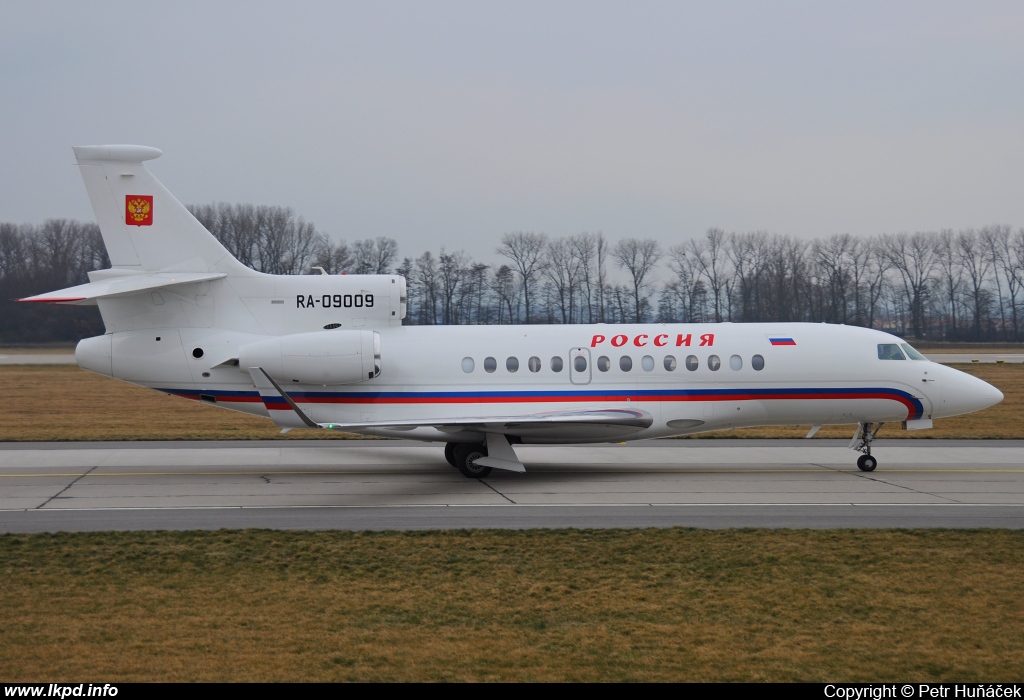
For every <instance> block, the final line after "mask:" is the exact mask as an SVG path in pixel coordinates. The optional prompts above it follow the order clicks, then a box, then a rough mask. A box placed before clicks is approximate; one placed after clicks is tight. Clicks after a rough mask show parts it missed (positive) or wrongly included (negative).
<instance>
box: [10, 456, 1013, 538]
mask: <svg viewBox="0 0 1024 700" xmlns="http://www.w3.org/2000/svg"><path fill="white" fill-rule="evenodd" d="M846 445H847V442H846V441H844V440H720V439H706V440H658V441H651V442H644V443H632V444H628V445H578V446H555V447H549V446H518V447H517V451H518V452H519V454H520V456H521V458H522V460H523V462H524V463H525V464H526V466H527V470H528V471H527V473H526V474H513V473H507V472H499V471H495V472H493V473H492V474H491V476H489V477H488V478H486V479H466V478H465V477H463V476H461V475H460V474H459V473H458V472H457V471H455V470H454V469H452V468H451V467H449V466H448V465H447V463H446V462H445V461H444V457H443V456H442V450H441V447H440V446H439V445H429V444H422V443H416V442H406V441H383V440H381V441H374V440H353V441H314V440H310V441H291V440H290V441H287V442H285V441H280V442H278V441H270V442H163V443H4V444H2V445H0V532H50V531H95V530H158V529H172V530H183V529H219V528H241V527H259V528H275V529H318V530H319V529H346V530H364V529H369V530H394V529H410V530H412V529H451V528H532V527H575V528H601V527H668V526H687V527H702V528H725V527H774V528H839V527H969V528H974V527H998V528H1021V527H1024V464H1022V455H1024V441H968V440H898V441H897V440H892V441H885V440H879V441H878V442H877V443H876V445H875V450H874V454H875V456H876V457H877V458H878V459H879V462H880V466H879V468H878V470H877V471H875V472H872V473H864V472H860V471H859V470H858V469H857V468H856V466H855V465H854V462H855V458H856V456H857V454H856V453H855V452H853V451H852V450H849V449H848V448H847V446H846Z"/></svg>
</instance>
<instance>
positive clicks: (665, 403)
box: [114, 323, 971, 442]
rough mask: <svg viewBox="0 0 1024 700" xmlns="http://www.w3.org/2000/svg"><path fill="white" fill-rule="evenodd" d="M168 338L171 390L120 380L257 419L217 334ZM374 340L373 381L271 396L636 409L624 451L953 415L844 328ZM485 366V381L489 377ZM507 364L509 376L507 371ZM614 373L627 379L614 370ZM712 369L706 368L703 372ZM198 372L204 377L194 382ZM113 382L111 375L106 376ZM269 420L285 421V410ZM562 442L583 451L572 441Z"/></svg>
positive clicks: (315, 411) (332, 404) (464, 407)
mask: <svg viewBox="0 0 1024 700" xmlns="http://www.w3.org/2000/svg"><path fill="white" fill-rule="evenodd" d="M155 332H156V331H145V333H147V334H153V333H155ZM180 333H181V341H182V343H181V347H182V357H184V358H185V359H184V361H183V362H184V365H185V366H187V369H188V372H187V373H182V374H181V375H180V378H179V379H178V381H172V377H171V376H169V375H168V374H167V373H165V374H164V375H163V376H162V377H160V378H151V379H149V380H147V379H145V378H143V377H141V376H132V377H128V376H121V377H119V378H123V379H128V380H129V381H135V382H137V383H141V384H144V385H146V386H150V387H152V388H155V389H159V390H162V391H167V392H169V393H174V394H178V395H183V396H186V397H189V398H194V399H200V398H203V399H205V400H207V401H211V402H214V401H215V403H216V404H217V405H219V406H223V407H225V408H231V409H235V410H241V411H245V412H248V413H253V414H256V415H264V416H266V415H268V410H267V407H265V406H264V404H263V402H262V401H261V400H260V398H259V395H258V393H257V392H256V391H255V389H254V388H253V387H252V384H251V381H250V380H249V378H248V376H247V375H245V374H243V373H242V371H240V370H244V369H245V368H238V367H211V366H210V365H211V360H209V359H206V358H213V359H216V358H219V357H220V356H221V355H223V354H224V353H223V352H219V351H218V347H219V346H218V343H222V342H223V338H224V337H225V336H224V333H219V332H218V331H215V330H213V329H180ZM380 336H381V365H382V369H381V373H380V376H378V377H376V378H375V379H372V380H368V381H363V382H359V383H356V384H349V385H341V386H319V385H310V384H298V383H293V384H291V385H288V386H283V387H282V388H283V389H284V390H285V391H286V392H288V394H289V395H290V396H291V397H292V398H293V399H294V400H295V402H296V403H297V404H298V405H299V406H300V407H301V408H302V409H303V411H305V412H306V413H307V415H308V416H309V417H310V418H311V419H313V420H314V421H316V422H319V423H370V422H380V421H390V422H394V421H402V420H415V419H445V418H464V417H470V416H471V417H480V418H486V417H490V416H510V415H522V414H533V413H542V412H548V411H562V410H579V409H585V408H591V407H594V408H608V407H625V408H635V409H641V410H644V411H646V412H648V413H649V414H651V416H653V418H654V422H653V424H652V425H651V427H650V428H647V429H645V430H643V431H641V432H638V433H635V434H633V435H631V436H630V438H631V439H642V438H653V437H663V436H668V435H680V434H687V433H694V432H702V431H707V430H718V429H725V428H733V427H742V426H753V425H788V424H812V425H823V424H830V423H862V422H892V421H896V422H898V421H907V420H911V421H912V420H917V419H921V418H931V417H933V416H934V417H940V416H943V415H952V414H953V413H957V412H961V411H959V410H954V409H955V408H956V407H954V406H950V407H948V409H949V410H943V407H942V402H941V394H940V392H941V388H942V385H943V383H944V381H943V380H944V379H945V380H946V381H945V383H948V378H949V376H950V373H955V374H958V375H962V373H959V372H956V371H955V370H949V369H948V368H945V367H942V366H940V365H937V364H934V363H931V362H927V361H910V360H904V361H899V362H895V361H883V360H879V359H878V356H877V351H876V346H877V343H879V342H886V341H892V340H893V337H892V336H890V335H888V334H885V333H881V332H878V331H872V330H869V329H863V328H857V327H848V326H832V325H826V324H729V323H725V324H682V325H661V324H638V325H605V324H601V325H586V326H583V325H580V326H489V327H481V326H462V327H451V326H448V327H444V326H419V327H418V326H406V327H390V328H382V329H380ZM228 337H230V334H228ZM779 338H791V339H792V341H793V343H794V344H791V345H788V344H787V345H773V344H772V339H779ZM115 343H116V339H115ZM229 344H230V343H229ZM200 346H205V348H204V350H205V352H204V359H205V361H204V359H196V358H192V357H190V356H189V349H190V348H193V347H200ZM143 354H144V355H145V357H140V362H142V363H143V366H145V367H148V368H149V370H150V371H152V369H153V364H152V362H153V357H152V355H151V354H149V353H143ZM755 355H759V356H761V357H762V358H763V362H764V365H763V368H762V369H760V370H756V369H754V364H755V363H754V356H755ZM577 356H582V357H583V359H585V361H586V362H585V365H586V366H585V369H583V370H582V371H577V370H578V367H579V366H577V367H575V368H574V366H573V360H574V359H575V357H577ZM668 356H671V358H673V359H674V363H673V362H672V359H670V360H669V362H668V364H666V357H668ZM690 356H692V357H695V358H696V361H697V364H696V369H694V370H690V369H687V358H688V357H690ZM711 356H716V357H717V358H718V361H717V363H714V362H713V361H710V360H709V358H711ZM734 356H735V358H738V360H737V359H735V358H734ZM605 357H606V358H608V360H607V363H606V361H605V360H603V359H602V358H605ZM624 357H626V358H628V361H624V360H623V359H622V358H624ZM489 358H493V366H494V369H493V371H488V368H490V366H491V361H490V360H489ZM509 358H513V360H512V361H510V359H509ZM531 358H537V359H533V360H531ZM552 358H560V360H561V364H562V368H561V370H560V371H555V369H553V367H552ZM470 361H471V363H470ZM691 362H692V360H691ZM122 364H123V363H122ZM464 364H465V368H466V369H468V368H470V364H471V365H472V368H471V370H470V371H468V372H467V371H465V369H464ZM516 364H518V369H517V370H516V371H510V369H509V367H510V366H515V365H516ZM115 365H116V360H115ZM538 365H539V366H538ZM624 365H625V366H629V365H631V367H630V369H629V370H628V371H626V370H624V369H623V366H624ZM713 365H717V366H718V369H717V370H712V369H711V366H713ZM606 366H607V370H606V371H603V368H604V367H606ZM673 366H674V369H669V367H673ZM691 366H692V365H691ZM140 369H141V368H140ZM183 369H184V367H183ZM534 369H536V370H537V371H533V370H534ZM204 371H205V372H207V373H209V374H210V376H209V377H203V376H202V374H203V372H204ZM168 372H170V370H168ZM114 375H115V376H118V372H117V371H116V368H115V371H114ZM963 376H966V375H963ZM153 379H156V381H154V380H153ZM968 379H971V378H970V377H968ZM272 408H273V409H274V410H282V411H284V410H290V409H289V408H288V407H287V405H285V404H281V405H280V406H274V407H272ZM409 437H416V438H420V439H444V436H443V434H437V433H436V431H426V430H415V431H410V432H409ZM601 439H602V440H607V439H609V438H608V437H603V438H601ZM561 440H564V441H588V439H587V438H586V437H585V436H579V435H578V436H573V435H566V436H565V437H564V438H561V439H560V440H559V441H561ZM526 441H529V439H527V440H526ZM543 441H545V442H549V441H552V440H551V438H550V437H547V438H544V440H543Z"/></svg>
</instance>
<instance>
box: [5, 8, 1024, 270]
mask: <svg viewBox="0 0 1024 700" xmlns="http://www.w3.org/2000/svg"><path fill="white" fill-rule="evenodd" d="M100 143H138V144H144V145H150V146H156V147H158V148H161V149H163V151H164V156H163V157H162V158H160V159H159V160H156V161H152V162H150V163H149V167H150V169H151V170H152V171H153V172H154V173H155V174H156V176H157V177H158V178H160V179H161V180H162V181H163V182H164V184H165V185H166V186H167V187H168V188H169V189H170V190H171V191H172V192H174V193H175V194H176V195H177V196H178V198H179V199H181V200H182V201H183V202H196V203H207V202H213V201H226V202H252V203H257V204H274V205H282V206H289V207H292V208H293V209H294V210H295V211H296V212H297V213H298V214H300V215H302V216H303V217H305V218H306V219H308V220H311V221H313V222H315V223H316V225H317V227H318V228H319V229H320V230H322V231H324V232H326V233H328V234H330V235H332V236H334V237H335V238H345V239H348V240H353V239H357V238H365V237H369V236H378V235H386V236H391V237H394V238H395V239H397V240H398V242H399V246H400V251H401V254H402V255H410V256H417V255H419V254H420V253H421V252H422V251H424V250H426V249H431V250H433V251H435V252H436V251H437V250H438V249H439V248H440V247H441V246H445V247H446V248H447V249H448V250H449V251H452V250H457V249H460V248H462V249H465V250H466V251H467V252H469V253H470V254H471V255H472V256H474V257H476V258H478V259H483V260H487V261H490V260H493V259H494V258H495V255H494V247H495V246H496V245H497V243H498V241H499V239H500V237H501V234H502V233H504V232H507V231H543V232H546V233H548V234H550V235H554V236H563V235H568V234H573V233H579V232H581V231H603V232H604V233H605V234H606V235H607V236H608V237H610V238H612V239H619V238H625V237H641V238H646V237H654V238H657V239H659V240H660V241H661V242H662V243H663V244H665V245H672V244H674V243H676V242H679V241H681V240H683V239H685V238H689V237H691V236H695V235H701V234H702V233H703V231H704V230H706V229H707V228H708V227H710V226H717V227H720V228H724V229H725V230H727V231H749V230H755V229H763V230H767V231H771V232H774V233H783V234H790V235H795V236H800V237H816V236H827V235H831V234H835V233H845V232H849V233H853V234H856V235H872V234H878V233H884V232H897V231H919V230H935V229H939V228H944V227H952V228H964V227H969V226H983V225H985V224H990V223H1007V224H1012V225H1014V226H1024V187H1022V185H1024V3H1021V2H1019V0H1018V1H1015V2H979V1H972V2H963V3H949V2H939V1H938V0H928V1H926V2H894V1H893V0H888V1H886V2H867V1H865V0H857V1H856V2H838V1H829V2H821V1H820V0H818V1H814V2H764V1H763V0H758V1H757V2H722V1H716V2H705V3H685V2H680V1H679V0H676V1H674V2H664V3H662V2H637V1H635V0H633V1H631V2H628V3H627V2H615V3H604V2H597V1H595V0H587V1H586V2H557V1H553V0H545V1H543V2H527V1H524V0H516V2H507V3H499V2H487V1H485V0H473V1H472V2H442V1H440V0H430V1H429V2H397V3H396V2H382V1H380V0H374V1H373V2H362V3H341V2H328V3H322V4H319V3H304V2H289V3H283V2H280V0H278V1H276V2H266V3H260V2H251V1H247V2H238V3H228V2H203V3H140V2H138V1H137V0H133V1H132V2H98V1H96V0H90V2H42V1H34V2H28V1H26V2H21V1H19V0H2V1H0V165H2V167H0V221H15V222H33V223H38V222H41V221H43V220H44V219H46V218H50V217H73V218H79V219H86V220H92V210H91V208H90V206H89V203H88V199H87V198H86V195H85V190H84V187H83V186H82V184H81V180H80V178H79V176H78V172H77V168H75V167H73V165H72V164H73V162H74V159H73V156H72V153H71V146H73V145H86V144H100Z"/></svg>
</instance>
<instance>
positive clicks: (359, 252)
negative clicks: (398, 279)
mask: <svg viewBox="0 0 1024 700" xmlns="http://www.w3.org/2000/svg"><path fill="white" fill-rule="evenodd" d="M397 257H398V243H397V242H395V240H394V239H393V238H388V237H387V236H377V237H376V238H367V239H365V240H362V241H356V242H355V243H353V244H352V267H353V270H352V271H353V272H354V273H355V274H357V275H386V274H388V273H389V272H391V266H392V265H393V264H394V262H395V258H397Z"/></svg>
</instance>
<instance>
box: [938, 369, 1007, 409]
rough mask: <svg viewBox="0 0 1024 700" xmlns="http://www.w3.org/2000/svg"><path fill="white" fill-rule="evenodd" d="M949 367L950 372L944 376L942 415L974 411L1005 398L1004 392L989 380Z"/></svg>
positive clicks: (993, 404)
mask: <svg viewBox="0 0 1024 700" xmlns="http://www.w3.org/2000/svg"><path fill="white" fill-rule="evenodd" d="M947 369H948V370H949V372H948V373H947V374H946V376H944V377H943V378H942V411H941V415H943V416H958V415H960V414H962V413H973V412H974V411H981V410H982V409H986V408H988V407H989V406H995V405H996V404H997V403H999V402H1000V401H1002V400H1003V392H1001V391H999V389H997V388H995V387H994V386H992V385H991V384H989V383H988V382H986V381H982V380H981V379H978V378H977V377H972V376H971V375H969V374H967V373H965V372H961V371H959V370H954V369H952V368H947Z"/></svg>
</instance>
